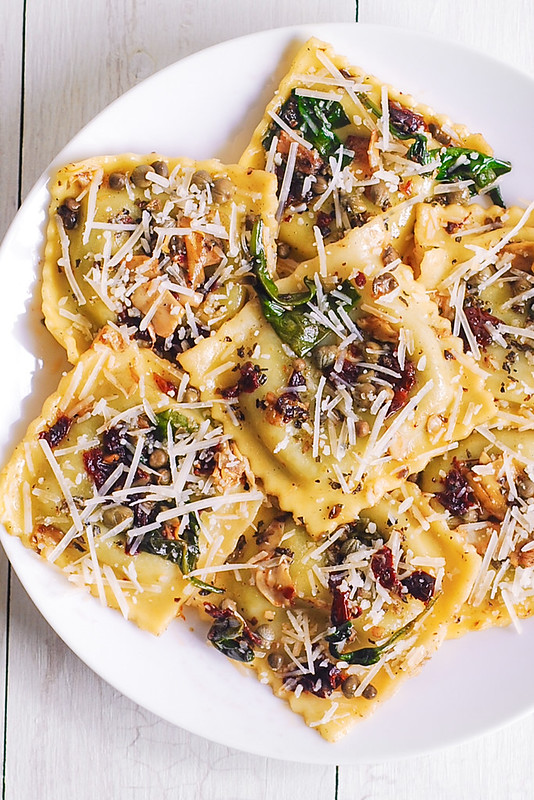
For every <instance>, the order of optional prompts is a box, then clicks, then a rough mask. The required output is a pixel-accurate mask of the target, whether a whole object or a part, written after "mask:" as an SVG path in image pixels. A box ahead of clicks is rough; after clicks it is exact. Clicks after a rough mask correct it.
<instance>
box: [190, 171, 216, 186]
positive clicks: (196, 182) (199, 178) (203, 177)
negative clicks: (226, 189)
mask: <svg viewBox="0 0 534 800" xmlns="http://www.w3.org/2000/svg"><path fill="white" fill-rule="evenodd" d="M191 184H192V185H193V186H196V187H197V189H200V190H202V189H205V188H206V186H212V185H213V180H212V177H211V175H210V174H209V172H206V170H205V169H198V170H197V171H196V172H194V173H193V177H192V178H191Z"/></svg>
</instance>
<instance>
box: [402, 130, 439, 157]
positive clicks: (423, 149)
mask: <svg viewBox="0 0 534 800" xmlns="http://www.w3.org/2000/svg"><path fill="white" fill-rule="evenodd" d="M432 157H433V153H432V152H431V151H429V149H428V146H427V138H426V136H423V135H422V134H421V133H418V134H417V135H416V139H415V141H414V143H413V144H411V145H410V147H409V148H408V152H407V153H406V158H409V159H410V161H416V162H417V163H418V164H429V163H430V162H431V161H432Z"/></svg>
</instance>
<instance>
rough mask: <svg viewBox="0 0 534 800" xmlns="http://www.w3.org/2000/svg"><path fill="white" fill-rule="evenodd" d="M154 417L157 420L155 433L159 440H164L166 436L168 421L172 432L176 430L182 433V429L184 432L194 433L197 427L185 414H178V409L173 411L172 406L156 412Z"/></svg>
mask: <svg viewBox="0 0 534 800" xmlns="http://www.w3.org/2000/svg"><path fill="white" fill-rule="evenodd" d="M156 419H157V420H158V422H157V425H156V433H157V435H158V437H159V438H160V439H161V440H165V439H166V438H167V425H168V424H169V422H170V423H171V428H172V432H173V434H174V433H176V432H177V431H179V432H180V433H183V432H184V431H185V432H186V433H194V431H196V427H197V426H196V425H195V424H194V423H193V422H192V421H191V420H190V419H188V418H187V417H186V416H185V414H180V412H179V411H175V410H174V409H172V408H169V409H167V411H161V412H160V413H159V414H156Z"/></svg>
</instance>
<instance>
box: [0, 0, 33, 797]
mask: <svg viewBox="0 0 534 800" xmlns="http://www.w3.org/2000/svg"><path fill="white" fill-rule="evenodd" d="M26 17H27V0H23V2H22V37H21V38H22V41H21V59H20V119H19V160H18V176H17V177H18V187H17V206H18V207H20V205H21V203H22V164H23V138H24V100H25V92H26V80H25V79H26ZM11 574H12V573H11V564H9V563H8V566H7V588H6V641H5V649H4V656H5V665H6V668H5V675H4V735H3V753H2V800H7V794H6V792H7V783H6V772H7V704H8V691H9V689H8V687H9V639H10V629H11V625H10V618H11Z"/></svg>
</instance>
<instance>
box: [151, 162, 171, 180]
mask: <svg viewBox="0 0 534 800" xmlns="http://www.w3.org/2000/svg"><path fill="white" fill-rule="evenodd" d="M150 166H151V167H152V170H153V172H155V173H156V175H161V177H162V178H168V177H169V167H168V166H167V163H166V162H165V161H153V162H152V164H151V165H150Z"/></svg>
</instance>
